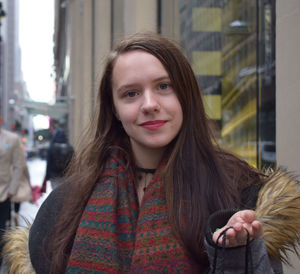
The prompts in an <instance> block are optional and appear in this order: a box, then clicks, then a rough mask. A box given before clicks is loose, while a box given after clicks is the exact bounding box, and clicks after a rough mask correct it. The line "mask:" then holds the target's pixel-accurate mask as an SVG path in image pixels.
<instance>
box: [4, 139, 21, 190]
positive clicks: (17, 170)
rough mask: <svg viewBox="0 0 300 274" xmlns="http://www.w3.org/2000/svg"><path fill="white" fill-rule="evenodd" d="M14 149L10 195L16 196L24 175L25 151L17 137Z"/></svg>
mask: <svg viewBox="0 0 300 274" xmlns="http://www.w3.org/2000/svg"><path fill="white" fill-rule="evenodd" d="M12 149H13V151H12V178H11V183H10V185H9V189H8V193H10V194H12V195H15V194H16V192H17V190H18V187H19V185H20V182H21V179H22V175H23V160H24V151H23V148H22V144H21V141H20V139H19V137H16V139H15V141H14V143H13V148H12Z"/></svg>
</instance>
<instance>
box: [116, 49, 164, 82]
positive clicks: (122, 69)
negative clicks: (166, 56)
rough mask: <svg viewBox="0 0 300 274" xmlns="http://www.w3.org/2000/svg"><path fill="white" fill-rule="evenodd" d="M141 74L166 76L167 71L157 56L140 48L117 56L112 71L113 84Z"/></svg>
mask: <svg viewBox="0 0 300 274" xmlns="http://www.w3.org/2000/svg"><path fill="white" fill-rule="evenodd" d="M143 75H147V76H148V77H152V76H153V77H157V76H162V75H164V76H168V72H167V70H166V69H165V67H164V66H163V65H162V63H161V61H160V60H159V59H158V58H157V57H155V56H154V55H152V54H150V53H148V52H145V51H142V50H133V51H129V52H125V53H122V54H121V55H119V56H118V57H117V59H116V61H115V64H114V68H113V73H112V80H113V84H116V82H118V83H119V82H120V81H121V82H122V81H125V80H130V79H132V80H133V79H134V78H138V77H141V76H143ZM119 84H120V83H119Z"/></svg>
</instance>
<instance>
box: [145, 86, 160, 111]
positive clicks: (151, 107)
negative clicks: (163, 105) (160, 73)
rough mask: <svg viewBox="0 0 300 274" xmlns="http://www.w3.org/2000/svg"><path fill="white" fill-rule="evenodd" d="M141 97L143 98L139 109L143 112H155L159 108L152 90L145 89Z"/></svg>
mask: <svg viewBox="0 0 300 274" xmlns="http://www.w3.org/2000/svg"><path fill="white" fill-rule="evenodd" d="M143 97H144V98H143V102H142V105H141V111H142V112H143V113H151V112H157V111H159V110H160V104H159V101H158V100H157V98H156V95H155V94H154V93H153V92H152V91H145V92H144V94H143Z"/></svg>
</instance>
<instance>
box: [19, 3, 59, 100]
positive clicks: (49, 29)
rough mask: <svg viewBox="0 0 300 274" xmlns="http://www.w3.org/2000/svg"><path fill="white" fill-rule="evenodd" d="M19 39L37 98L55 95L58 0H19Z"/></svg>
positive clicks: (26, 77)
mask: <svg viewBox="0 0 300 274" xmlns="http://www.w3.org/2000/svg"><path fill="white" fill-rule="evenodd" d="M19 3H20V9H19V15H20V17H19V18H20V20H19V24H20V25H19V42H20V47H21V52H22V71H23V77H24V80H25V82H26V84H27V89H28V92H29V94H30V96H31V98H32V99H33V100H35V101H41V102H49V101H51V100H52V98H53V93H54V78H53V77H51V73H52V72H53V31H54V29H53V28H54V0H19Z"/></svg>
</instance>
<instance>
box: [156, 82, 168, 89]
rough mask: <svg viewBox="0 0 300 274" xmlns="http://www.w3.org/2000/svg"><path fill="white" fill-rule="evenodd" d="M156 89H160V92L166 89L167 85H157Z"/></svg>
mask: <svg viewBox="0 0 300 274" xmlns="http://www.w3.org/2000/svg"><path fill="white" fill-rule="evenodd" d="M158 88H159V89H161V90H165V89H168V88H169V84H167V83H163V84H159V86H158Z"/></svg>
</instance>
